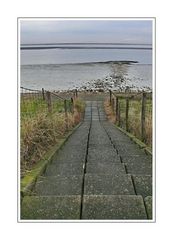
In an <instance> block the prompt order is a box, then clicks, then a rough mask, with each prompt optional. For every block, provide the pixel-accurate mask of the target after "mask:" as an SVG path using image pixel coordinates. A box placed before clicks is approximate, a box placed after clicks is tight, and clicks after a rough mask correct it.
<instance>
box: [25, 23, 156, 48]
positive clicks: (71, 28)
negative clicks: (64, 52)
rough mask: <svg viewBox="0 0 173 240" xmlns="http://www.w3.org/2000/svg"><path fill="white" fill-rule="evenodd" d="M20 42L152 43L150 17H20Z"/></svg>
mask: <svg viewBox="0 0 173 240" xmlns="http://www.w3.org/2000/svg"><path fill="white" fill-rule="evenodd" d="M20 26H21V28H20V30H21V31H20V33H21V43H22V44H24V43H25V44H26V43H29V44H31V43H63V42H70V43H71V42H77V43H79V42H85V43H86V42H100V43H104V42H106V43H152V21H151V20H47V21H45V20H44V21H43V20H35V21H33V20H20Z"/></svg>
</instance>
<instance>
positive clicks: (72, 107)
mask: <svg viewBox="0 0 173 240" xmlns="http://www.w3.org/2000/svg"><path fill="white" fill-rule="evenodd" d="M71 113H74V100H73V98H71Z"/></svg>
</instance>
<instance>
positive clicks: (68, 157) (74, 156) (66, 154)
mask: <svg viewBox="0 0 173 240" xmlns="http://www.w3.org/2000/svg"><path fill="white" fill-rule="evenodd" d="M85 157H86V148H80V147H76V146H73V147H72V146H71V147H69V148H65V147H64V148H63V149H62V150H60V151H59V152H58V154H57V155H55V156H54V160H53V163H54V164H56V163H57V164H59V163H69V162H70V163H74V162H81V163H83V162H84V161H85Z"/></svg>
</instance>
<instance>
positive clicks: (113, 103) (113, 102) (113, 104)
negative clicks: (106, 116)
mask: <svg viewBox="0 0 173 240" xmlns="http://www.w3.org/2000/svg"><path fill="white" fill-rule="evenodd" d="M114 107H115V101H114V98H112V110H113V112H114Z"/></svg>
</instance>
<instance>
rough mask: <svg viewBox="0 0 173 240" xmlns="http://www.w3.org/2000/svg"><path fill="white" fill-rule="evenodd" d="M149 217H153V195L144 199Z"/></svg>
mask: <svg viewBox="0 0 173 240" xmlns="http://www.w3.org/2000/svg"><path fill="white" fill-rule="evenodd" d="M144 202H145V206H146V211H147V215H148V219H152V215H153V214H152V197H151V196H148V197H146V198H145V199H144Z"/></svg>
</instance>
